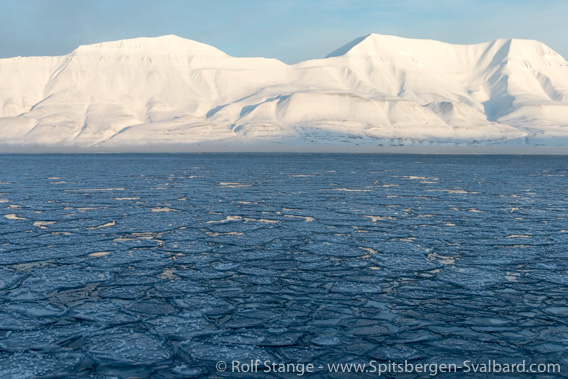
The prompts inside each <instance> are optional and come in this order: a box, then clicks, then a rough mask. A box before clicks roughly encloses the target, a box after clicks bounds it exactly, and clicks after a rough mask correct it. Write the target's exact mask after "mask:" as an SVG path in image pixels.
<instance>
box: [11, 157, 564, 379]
mask: <svg viewBox="0 0 568 379" xmlns="http://www.w3.org/2000/svg"><path fill="white" fill-rule="evenodd" d="M567 210H568V157H557V156H556V157H552V156H551V157H547V156H417V155H414V156H412V155H322V154H320V155H317V154H316V155H309V154H290V155H286V154H279V155H276V154H274V155H272V154H196V155H3V156H0V377H2V378H31V377H57V378H59V377H65V378H72V377H84V376H93V377H98V378H106V377H120V378H126V377H156V378H165V377H173V378H186V377H199V376H213V377H235V376H239V375H240V376H241V377H251V376H266V377H269V376H270V377H277V376H282V377H298V376H299V375H296V374H298V372H296V373H295V374H291V373H290V372H289V373H288V374H282V373H281V374H274V373H267V372H266V370H263V368H264V366H263V364H261V365H260V367H259V369H258V372H257V373H254V372H253V373H250V372H249V373H241V374H239V373H238V372H235V367H237V366H238V365H239V364H241V366H239V367H240V368H241V369H246V368H247V367H246V366H244V365H245V364H246V363H247V362H248V363H249V364H250V361H251V360H253V361H254V360H257V359H258V360H260V361H261V362H265V361H268V362H272V363H275V364H290V363H293V364H295V365H296V366H295V367H296V369H297V368H298V367H300V365H308V364H310V363H311V364H313V365H314V372H313V373H309V372H306V373H305V374H304V376H306V377H329V376H332V375H331V374H330V373H329V367H328V365H329V364H336V363H361V364H367V365H368V364H369V363H370V362H376V363H375V364H376V365H378V364H380V363H384V364H390V363H392V362H395V363H399V362H405V361H406V362H407V363H408V362H410V363H412V364H418V363H430V364H438V365H440V364H443V363H445V364H455V365H456V366H459V367H461V370H462V371H463V370H467V366H464V362H466V361H468V362H471V364H474V363H487V362H488V360H495V361H496V362H498V363H500V364H512V363H521V362H522V361H523V360H525V361H526V365H527V369H528V365H529V364H530V363H545V364H549V363H553V364H559V365H561V366H562V369H563V373H562V374H560V375H566V372H567V371H566V370H568V368H567V365H568V355H567V351H568V221H567V219H566V217H567ZM220 361H223V362H225V363H226V365H227V366H226V369H225V371H219V370H217V367H221V369H223V367H222V364H221V366H217V365H218V362H220ZM235 362H236V363H235ZM235 364H237V366H234V365H235ZM253 366H254V365H253ZM253 366H251V369H252V367H253ZM304 367H306V366H304ZM369 368H371V369H370V370H369ZM288 369H291V366H288ZM366 370H367V371H368V372H367V373H360V374H338V375H336V377H361V378H363V377H378V374H377V372H376V369H375V371H373V369H372V366H366ZM469 370H470V371H471V370H472V368H471V367H470V368H469ZM389 375H390V377H392V376H396V377H414V376H416V377H429V376H430V375H429V374H428V373H427V374H421V375H418V374H416V373H414V374H408V375H407V376H400V373H397V374H395V373H393V372H391V373H390V374H389ZM455 375H457V374H456V373H454V374H445V375H442V374H440V376H443V377H452V376H455ZM493 375H495V374H484V375H481V377H494V376H493ZM556 375H558V374H556ZM385 376H387V377H389V376H388V375H387V374H383V377H385ZM549 376H550V377H552V376H553V375H552V374H550V375H549ZM478 377H479V376H478ZM539 377H547V376H544V375H540V376H539Z"/></svg>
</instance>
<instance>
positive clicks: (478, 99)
mask: <svg viewBox="0 0 568 379" xmlns="http://www.w3.org/2000/svg"><path fill="white" fill-rule="evenodd" d="M322 145H323V146H377V147H379V146H393V145H395V146H399V145H405V146H406V145H410V146H424V145H436V146H452V145H459V146H464V145H499V146H500V145H514V146H538V145H545V146H567V147H568V63H567V62H566V61H565V60H564V58H562V57H561V56H560V55H559V54H557V53H555V52H554V51H553V50H551V49H550V48H549V47H547V46H546V45H544V44H542V43H540V42H537V41H531V40H496V41H493V42H489V43H483V44H477V45H451V44H447V43H442V42H437V41H431V40H413V39H404V38H399V37H394V36H383V35H375V34H371V35H369V36H367V37H363V38H359V39H357V40H355V41H353V42H351V43H349V44H347V45H345V46H343V47H341V48H339V49H337V50H336V51H334V52H332V53H331V54H330V55H329V56H328V57H326V58H325V59H316V60H311V61H306V62H302V63H299V64H296V65H286V64H284V63H282V62H280V61H278V60H274V59H265V58H235V57H231V56H228V55H226V54H225V53H223V52H221V51H219V50H217V49H215V48H214V47H211V46H208V45H204V44H201V43H198V42H194V41H191V40H186V39H183V38H180V37H176V36H164V37H159V38H137V39H132V40H123V41H116V42H107V43H101V44H96V45H89V46H81V47H79V48H78V49H76V50H75V51H73V52H72V53H71V54H69V55H66V56H62V57H30V58H20V57H18V58H10V59H0V151H1V150H2V148H6V147H11V148H14V147H16V148H17V147H22V148H26V149H29V148H36V147H37V148H51V149H54V150H58V149H61V150H65V149H66V148H74V149H77V148H80V149H84V150H85V151H91V150H111V151H112V150H117V151H120V150H121V149H130V150H140V151H144V149H146V148H154V149H157V150H162V151H168V150H169V149H170V148H172V147H173V146H177V147H179V146H182V147H186V148H187V150H188V151H191V150H192V149H194V148H197V147H198V146H201V147H203V146H217V147H218V148H219V149H220V150H222V149H226V148H227V147H229V149H230V147H235V146H240V147H241V148H242V149H244V150H246V149H248V148H250V149H252V150H254V147H255V146H280V147H281V148H282V147H284V150H285V149H286V146H291V147H297V146H304V147H305V148H306V149H307V150H309V149H310V146H322Z"/></svg>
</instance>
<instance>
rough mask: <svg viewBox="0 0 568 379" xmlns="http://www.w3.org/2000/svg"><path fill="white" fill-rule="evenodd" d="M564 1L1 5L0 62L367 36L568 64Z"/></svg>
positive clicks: (312, 45)
mask: <svg viewBox="0 0 568 379" xmlns="http://www.w3.org/2000/svg"><path fill="white" fill-rule="evenodd" d="M567 18H568V1H566V0H542V1H532V0H530V1H529V0H430V1H419V0H350V1H347V0H278V1H272V0H208V1H204V0H199V1H193V0H161V1H156V0H0V57H13V56H29V55H64V54H67V53H69V52H71V51H72V50H74V49H75V48H76V47H77V46H78V45H83V44H89V43H96V42H102V41H111V40H117V39H124V38H133V37H141V36H145V37H152V36H160V35H165V34H176V35H179V36H181V37H184V38H189V39H193V40H196V41H200V42H204V43H207V44H210V45H213V46H215V47H217V48H219V49H221V50H223V51H224V52H226V53H228V54H230V55H233V56H263V57H270V58H278V59H280V60H282V61H284V62H287V63H296V62H298V61H302V60H306V59H311V58H320V57H324V56H325V55H327V54H328V53H330V52H331V51H333V50H335V49H336V48H338V47H340V46H341V45H343V44H345V43H347V42H349V41H351V40H353V39H355V38H357V37H360V36H363V35H366V34H369V33H380V34H394V35H398V36H402V37H411V38H432V39H437V40H441V41H446V42H451V43H464V44H465V43H476V42H485V41H490V40H493V39H496V38H528V39H537V40H540V41H542V42H544V43H546V44H548V45H549V46H550V47H552V48H553V49H555V50H556V51H557V52H559V53H560V54H562V55H563V56H564V57H565V58H567V57H568V38H566V37H567V36H568V26H566V25H567V23H566V19H567Z"/></svg>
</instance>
